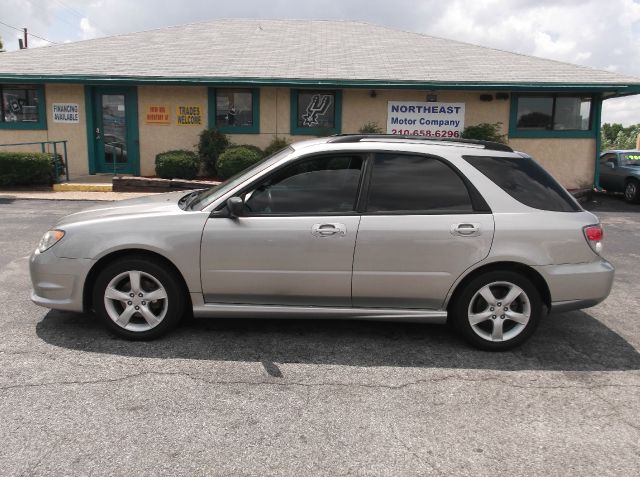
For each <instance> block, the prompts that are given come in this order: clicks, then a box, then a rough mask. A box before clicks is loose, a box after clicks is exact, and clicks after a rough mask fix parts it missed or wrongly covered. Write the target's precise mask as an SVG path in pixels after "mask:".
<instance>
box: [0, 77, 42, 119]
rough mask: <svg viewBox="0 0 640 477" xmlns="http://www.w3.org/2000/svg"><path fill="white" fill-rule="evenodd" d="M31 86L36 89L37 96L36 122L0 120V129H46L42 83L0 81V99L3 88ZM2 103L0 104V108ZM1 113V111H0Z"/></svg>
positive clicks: (0, 98)
mask: <svg viewBox="0 0 640 477" xmlns="http://www.w3.org/2000/svg"><path fill="white" fill-rule="evenodd" d="M24 86H29V87H33V89H35V91H36V96H37V98H38V121H37V122H15V123H13V122H4V121H2V120H0V129H31V130H36V129H37V130H42V129H47V104H46V97H45V88H44V85H43V84H29V83H0V101H2V92H3V90H4V89H5V88H7V87H8V89H11V87H14V88H15V87H24ZM1 107H2V105H0V108H1ZM0 114H2V111H0Z"/></svg>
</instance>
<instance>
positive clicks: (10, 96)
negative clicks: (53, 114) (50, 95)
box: [0, 85, 44, 129]
mask: <svg viewBox="0 0 640 477" xmlns="http://www.w3.org/2000/svg"><path fill="white" fill-rule="evenodd" d="M41 92H42V88H41V87H39V86H35V85H0V96H1V98H2V102H1V103H0V127H21V128H25V129H32V128H33V129H35V128H37V127H38V126H41V122H42V120H43V119H44V118H43V117H42V116H43V114H42V109H43V108H44V103H43V99H42V93H41Z"/></svg>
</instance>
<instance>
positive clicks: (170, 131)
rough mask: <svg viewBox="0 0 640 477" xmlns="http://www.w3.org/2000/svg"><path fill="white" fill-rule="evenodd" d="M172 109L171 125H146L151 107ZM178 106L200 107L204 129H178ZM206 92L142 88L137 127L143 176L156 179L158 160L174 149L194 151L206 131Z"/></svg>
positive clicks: (198, 88) (203, 89)
mask: <svg viewBox="0 0 640 477" xmlns="http://www.w3.org/2000/svg"><path fill="white" fill-rule="evenodd" d="M157 105H164V106H167V107H168V108H169V124H166V125H165V124H147V123H146V121H145V115H146V112H147V108H148V107H149V106H157ZM177 106H200V107H201V108H202V118H203V122H204V124H203V126H178V125H176V107H177ZM207 111H208V109H207V88H206V87H204V86H139V87H138V123H139V134H140V173H141V174H142V175H143V176H151V175H155V158H156V155H157V154H158V153H160V152H164V151H168V150H171V149H191V150H195V149H196V145H197V144H198V134H199V133H200V132H201V131H202V129H204V128H205V127H207V125H206V123H207V114H208V112H207Z"/></svg>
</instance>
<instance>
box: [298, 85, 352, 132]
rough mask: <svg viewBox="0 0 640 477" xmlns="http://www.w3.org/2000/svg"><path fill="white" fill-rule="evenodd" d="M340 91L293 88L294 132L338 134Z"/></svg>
mask: <svg viewBox="0 0 640 477" xmlns="http://www.w3.org/2000/svg"><path fill="white" fill-rule="evenodd" d="M340 99H341V97H340V92H339V91H323V90H317V91H313V90H292V92H291V126H292V127H291V133H292V134H313V135H315V134H326V135H328V134H336V133H339V132H340V109H341V104H340Z"/></svg>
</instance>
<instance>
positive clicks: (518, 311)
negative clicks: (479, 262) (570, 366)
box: [450, 270, 544, 351]
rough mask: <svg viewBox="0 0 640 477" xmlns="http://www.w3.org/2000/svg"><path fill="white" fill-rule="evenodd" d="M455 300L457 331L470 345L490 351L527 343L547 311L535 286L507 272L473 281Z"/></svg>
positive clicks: (522, 276)
mask: <svg viewBox="0 0 640 477" xmlns="http://www.w3.org/2000/svg"><path fill="white" fill-rule="evenodd" d="M454 300H455V301H454V302H453V303H452V306H451V309H450V311H451V319H452V322H453V325H454V326H455V328H456V329H457V330H458V331H459V332H460V333H461V334H462V335H463V336H464V338H465V339H466V340H467V341H468V342H470V343H471V344H473V345H474V346H476V347H478V348H480V349H484V350H489V351H502V350H507V349H511V348H513V347H515V346H518V345H520V344H522V343H524V342H525V341H526V340H527V339H528V338H529V337H530V336H531V334H532V333H533V332H534V331H535V328H536V327H537V325H538V323H539V321H540V318H541V317H542V314H543V312H544V307H543V305H542V301H541V298H540V293H539V291H538V290H537V289H536V287H535V286H534V285H533V283H531V281H530V280H529V279H528V278H526V277H525V276H524V275H521V274H520V273H516V272H512V271H506V270H505V271H493V272H488V273H485V274H483V275H480V276H478V277H476V278H474V279H472V280H471V281H470V282H468V283H467V284H466V285H465V286H464V288H463V289H462V290H461V292H460V293H459V294H457V295H456V297H454Z"/></svg>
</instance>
